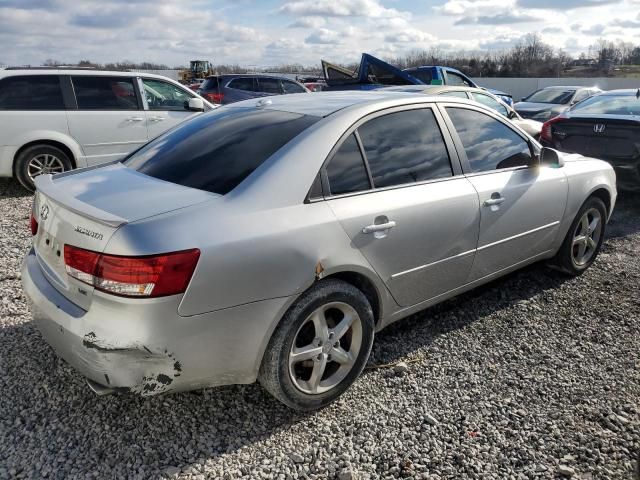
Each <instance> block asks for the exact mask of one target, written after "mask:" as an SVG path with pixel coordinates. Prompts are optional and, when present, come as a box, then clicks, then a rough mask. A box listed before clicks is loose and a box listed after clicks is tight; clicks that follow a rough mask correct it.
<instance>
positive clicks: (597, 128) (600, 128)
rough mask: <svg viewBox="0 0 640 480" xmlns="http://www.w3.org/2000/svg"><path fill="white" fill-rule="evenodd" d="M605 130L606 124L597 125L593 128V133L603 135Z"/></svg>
mask: <svg viewBox="0 0 640 480" xmlns="http://www.w3.org/2000/svg"><path fill="white" fill-rule="evenodd" d="M605 128H606V126H605V124H604V123H596V124H595V125H594V126H593V131H594V132H596V133H602V132H604V129H605Z"/></svg>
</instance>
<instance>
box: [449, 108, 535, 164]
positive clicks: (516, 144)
mask: <svg viewBox="0 0 640 480" xmlns="http://www.w3.org/2000/svg"><path fill="white" fill-rule="evenodd" d="M447 113H448V114H449V117H451V121H452V122H453V125H454V127H455V129H456V131H457V132H458V136H459V137H460V141H461V142H462V145H463V146H464V150H465V152H466V153H467V158H468V159H469V165H470V167H471V170H472V171H473V172H487V171H492V170H496V169H501V168H512V167H520V166H527V165H530V164H531V150H530V149H529V144H528V143H527V142H526V141H525V140H524V139H523V138H522V137H521V136H520V135H518V134H517V133H516V132H514V131H513V130H511V128H509V127H507V126H506V125H505V124H503V123H502V122H499V121H498V120H496V119H495V118H491V117H490V116H489V115H485V114H484V113H480V112H476V111H475V110H467V109H464V108H454V107H447Z"/></svg>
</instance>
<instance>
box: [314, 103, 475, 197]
mask: <svg viewBox="0 0 640 480" xmlns="http://www.w3.org/2000/svg"><path fill="white" fill-rule="evenodd" d="M437 105H438V103H437V102H428V103H411V104H408V105H400V106H396V107H389V108H384V109H382V110H377V111H375V112H371V113H369V114H367V115H365V116H364V117H362V118H360V119H359V120H358V121H356V122H355V123H354V124H352V125H351V126H350V127H349V128H348V129H347V130H345V131H344V133H343V134H342V135H341V136H340V138H339V139H338V141H337V142H336V143H335V145H334V146H333V148H332V149H331V150H330V151H329V154H328V155H327V158H325V160H324V162H323V163H322V167H320V175H321V179H322V190H323V194H324V198H322V199H315V200H312V199H309V197H308V195H307V198H306V200H305V203H313V202H318V201H326V200H332V199H338V198H345V197H353V196H355V195H366V194H370V193H376V192H384V191H387V190H395V189H398V188H410V187H414V186H418V185H425V184H429V183H436V182H446V181H449V180H453V179H457V178H461V177H463V176H464V172H463V168H462V164H461V163H462V162H461V158H460V156H459V155H458V152H457V148H456V146H455V144H454V142H453V139H452V136H451V134H450V132H449V129H448V126H447V125H446V123H445V119H444V118H443V116H442V114H441V112H440V111H439V109H438V107H437ZM421 109H430V110H431V111H432V112H433V116H434V117H435V119H436V123H437V125H438V128H440V133H441V134H442V139H443V140H444V144H445V147H446V149H447V153H448V155H449V162H450V163H451V171H452V172H451V173H452V175H451V176H450V177H444V178H434V179H430V180H422V181H419V182H410V183H402V184H399V185H391V186H388V187H375V186H374V183H373V178H372V177H371V172H370V168H369V162H368V160H367V158H366V154H365V153H364V149H363V146H362V142H361V140H360V136H359V135H356V140H357V141H358V147H359V148H360V154H361V155H362V158H363V161H364V164H365V168H366V170H367V173H368V175H369V182H370V185H371V188H369V189H368V190H361V191H359V192H350V193H342V194H339V195H331V193H330V192H331V189H330V188H329V177H328V175H327V169H326V167H327V165H328V164H329V162H330V161H331V159H332V158H333V156H334V155H335V153H336V152H337V151H338V150H339V149H340V147H341V146H342V144H343V143H344V141H345V140H346V139H347V138H348V137H349V135H351V134H352V133H354V132H356V131H357V129H358V128H359V127H360V126H361V125H363V124H364V123H366V122H368V121H369V120H373V119H374V118H378V117H382V116H385V115H389V114H391V113H397V112H404V111H410V110H421Z"/></svg>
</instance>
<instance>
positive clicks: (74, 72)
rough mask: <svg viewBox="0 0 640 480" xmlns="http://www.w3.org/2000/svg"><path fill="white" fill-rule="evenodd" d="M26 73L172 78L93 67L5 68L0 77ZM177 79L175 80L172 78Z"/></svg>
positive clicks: (0, 71)
mask: <svg viewBox="0 0 640 480" xmlns="http://www.w3.org/2000/svg"><path fill="white" fill-rule="evenodd" d="M24 75H29V76H31V75H34V76H35V75H71V76H74V75H82V76H87V75H91V76H99V77H145V78H157V79H162V80H171V79H170V78H169V77H165V76H163V75H156V74H155V73H143V72H127V71H121V70H94V69H91V68H86V69H82V68H81V69H69V68H33V69H31V68H25V69H5V70H0V78H5V77H15V76H24ZM172 81H175V80H172Z"/></svg>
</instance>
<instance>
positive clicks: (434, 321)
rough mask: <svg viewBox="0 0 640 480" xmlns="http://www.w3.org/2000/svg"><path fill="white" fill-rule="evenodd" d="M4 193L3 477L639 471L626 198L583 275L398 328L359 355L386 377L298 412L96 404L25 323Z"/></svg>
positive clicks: (228, 405) (232, 399) (510, 287)
mask: <svg viewBox="0 0 640 480" xmlns="http://www.w3.org/2000/svg"><path fill="white" fill-rule="evenodd" d="M3 192H4V195H2V196H1V197H0V219H1V220H0V221H1V223H0V227H1V229H0V232H1V233H0V247H1V249H2V250H1V252H2V257H1V258H0V295H1V297H2V301H1V303H0V323H1V327H2V328H1V329H0V445H1V447H0V478H43V477H46V478H169V477H171V478H183V479H187V478H192V479H202V478H252V479H253V478H283V479H284V478H318V479H320V478H322V479H324V478H339V479H341V480H344V479H353V478H359V479H366V478H400V477H402V478H416V479H417V478H429V479H444V478H496V479H520V478H569V477H572V478H581V479H591V478H593V479H609V478H611V479H614V478H616V479H617V478H620V479H630V478H634V475H637V473H636V471H635V469H636V468H637V466H636V461H637V459H638V453H639V449H640V349H639V344H640V319H639V314H640V298H639V295H638V294H639V288H638V285H639V280H640V198H628V199H623V200H622V201H621V203H620V205H619V206H618V210H617V211H616V213H615V216H614V219H613V220H612V224H611V225H610V229H609V236H608V238H607V240H606V243H605V245H604V248H603V251H602V253H601V255H600V257H599V258H598V260H597V262H596V264H595V265H594V266H593V267H592V268H591V269H590V270H589V271H588V272H586V273H585V274H584V275H582V276H581V277H580V278H575V279H567V278H565V277H563V276H562V275H560V274H559V273H556V272H554V271H551V270H549V269H547V268H546V267H544V266H542V265H535V266H532V267H530V268H527V269H525V270H523V271H521V272H519V273H516V274H514V275H511V276H509V277H507V278H505V279H502V280H498V281H496V282H493V283H492V284H490V285H488V286H486V287H484V288H481V289H479V290H476V291H474V292H471V293H469V294H466V295H463V296H462V297H460V298H458V299H454V300H452V301H449V302H446V303H445V304H443V305H440V306H437V307H435V308H432V309H430V310H428V311H426V312H423V313H421V314H418V315H415V316H414V317H412V318H410V319H407V320H405V321H403V322H400V323H399V324H395V325H393V326H391V327H389V328H388V329H386V330H385V331H383V332H381V333H380V334H379V335H378V336H377V339H376V342H375V344H374V352H373V358H372V366H373V364H375V365H383V364H395V366H392V367H381V368H370V369H368V370H367V372H366V373H365V374H364V375H363V376H362V378H361V379H359V381H358V382H357V383H356V384H355V385H354V386H353V387H352V388H351V390H350V391H349V392H347V394H346V395H344V397H343V398H342V399H341V400H340V401H339V402H337V403H336V404H334V405H332V406H330V407H329V408H327V409H325V410H323V411H321V412H318V413H314V414H310V415H303V414H294V413H292V412H291V411H289V410H287V409H286V408H285V407H283V406H281V405H280V404H279V403H277V402H276V401H274V400H272V399H271V398H270V397H269V396H268V395H267V394H265V393H264V392H263V391H262V390H261V389H260V387H259V386H258V385H249V386H233V387H226V388H218V389H208V390H204V391H201V392H197V393H185V394H173V395H166V396H160V397H151V398H145V399H143V398H139V397H136V396H133V395H119V396H108V397H97V396H95V395H94V394H93V393H91V392H90V391H89V389H88V388H87V387H86V385H85V383H84V381H83V380H82V378H81V377H80V376H79V375H78V374H76V373H75V372H74V370H72V369H71V368H70V367H69V366H67V365H65V364H64V363H63V362H61V361H60V360H58V359H57V358H56V356H55V355H54V354H53V351H52V350H51V349H50V348H49V347H48V346H47V345H46V344H45V343H44V341H43V340H42V338H41V337H40V334H39V333H38V331H37V329H36V328H35V327H34V325H33V324H32V322H31V321H30V316H29V310H28V307H27V305H26V303H25V298H24V296H23V294H22V292H21V287H20V280H19V264H20V261H21V259H22V257H23V255H24V254H25V252H26V251H27V249H28V245H29V236H30V235H29V232H28V215H29V208H30V203H31V197H30V196H28V195H26V194H24V193H22V192H21V191H20V189H19V188H18V187H17V186H16V185H15V184H13V183H9V184H6V183H5V184H0V193H3ZM398 362H402V363H401V364H399V365H398ZM638 478H640V477H638Z"/></svg>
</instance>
